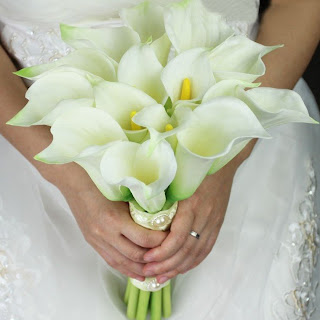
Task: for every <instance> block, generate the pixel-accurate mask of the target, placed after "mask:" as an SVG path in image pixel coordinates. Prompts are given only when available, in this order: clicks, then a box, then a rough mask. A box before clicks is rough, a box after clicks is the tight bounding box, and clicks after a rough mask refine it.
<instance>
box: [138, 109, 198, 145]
mask: <svg viewBox="0 0 320 320" xmlns="http://www.w3.org/2000/svg"><path fill="white" fill-rule="evenodd" d="M191 113H192V111H191V109H189V108H186V107H177V108H176V109H175V111H174V113H173V115H172V116H171V117H170V116H169V115H168V114H167V112H166V110H165V108H164V106H163V105H160V104H156V105H153V106H150V107H147V108H144V109H142V110H141V111H140V112H139V113H137V114H136V115H135V116H134V117H133V119H132V120H133V121H134V122H135V123H137V124H139V125H140V126H143V127H146V128H147V129H148V130H149V132H150V144H149V147H150V151H153V149H154V148H155V146H156V145H157V144H158V143H159V142H160V141H161V140H164V139H167V141H168V142H169V143H170V144H171V147H172V149H173V150H175V148H176V144H177V140H176V138H175V137H174V136H175V135H176V134H177V133H178V132H179V131H181V130H182V129H183V128H184V127H185V126H186V125H187V124H188V121H189V119H190V117H191Z"/></svg>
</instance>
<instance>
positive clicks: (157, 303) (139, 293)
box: [124, 278, 171, 320]
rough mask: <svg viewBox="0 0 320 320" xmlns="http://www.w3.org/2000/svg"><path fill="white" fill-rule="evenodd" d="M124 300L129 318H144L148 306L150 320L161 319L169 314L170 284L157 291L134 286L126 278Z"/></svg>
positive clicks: (145, 317) (143, 319) (138, 319)
mask: <svg viewBox="0 0 320 320" xmlns="http://www.w3.org/2000/svg"><path fill="white" fill-rule="evenodd" d="M124 302H125V303H126V304H127V317H128V318H129V319H136V320H146V319H147V315H148V308H149V306H150V309H151V310H150V315H151V318H150V319H151V320H161V318H162V316H163V317H164V318H169V317H170V316H171V284H170V283H169V284H168V285H167V286H165V287H164V288H162V289H161V290H159V291H155V292H150V291H144V290H140V289H138V288H137V287H135V286H134V285H133V284H132V283H131V281H130V278H129V279H128V283H127V288H126V292H125V295H124Z"/></svg>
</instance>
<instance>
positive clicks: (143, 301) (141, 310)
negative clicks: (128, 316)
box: [136, 290, 151, 320]
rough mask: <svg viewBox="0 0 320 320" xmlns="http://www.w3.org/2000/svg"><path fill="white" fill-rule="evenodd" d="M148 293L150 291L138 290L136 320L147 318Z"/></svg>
mask: <svg viewBox="0 0 320 320" xmlns="http://www.w3.org/2000/svg"><path fill="white" fill-rule="evenodd" d="M150 293H151V292H150V291H144V290H140V293H139V301H138V310H137V317H136V319H137V320H145V319H146V318H147V313H148V306H149V299H150Z"/></svg>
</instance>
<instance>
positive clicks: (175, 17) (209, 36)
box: [165, 0, 234, 53]
mask: <svg viewBox="0 0 320 320" xmlns="http://www.w3.org/2000/svg"><path fill="white" fill-rule="evenodd" d="M165 28H166V32H167V34H168V36H169V39H170V40H171V42H172V44H173V46H174V48H175V49H176V51H177V53H181V52H183V51H186V50H189V49H192V48H197V47H201V48H214V47H216V46H218V45H219V44H220V43H222V42H223V41H225V40H226V39H227V38H229V37H230V36H232V35H233V34H234V31H233V29H232V28H231V27H230V26H229V25H228V24H227V23H226V22H225V21H224V19H223V17H222V16H221V15H219V14H217V13H213V12H210V11H209V10H207V9H206V8H205V7H204V6H203V4H202V1H201V0H183V1H181V2H178V3H173V4H171V5H170V6H169V7H168V9H166V11H165Z"/></svg>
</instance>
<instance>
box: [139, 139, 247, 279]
mask: <svg viewBox="0 0 320 320" xmlns="http://www.w3.org/2000/svg"><path fill="white" fill-rule="evenodd" d="M252 147H253V144H252V145H249V147H248V149H247V150H244V151H243V152H242V154H241V157H243V158H240V157H236V158H235V159H234V160H233V161H231V162H230V163H229V164H228V165H226V166H225V167H224V168H222V169H221V170H220V171H218V172H217V173H215V174H214V175H211V176H207V177H206V178H205V180H204V181H203V182H202V184H201V185H200V186H199V188H198V189H197V191H196V192H195V193H194V195H193V196H191V197H190V198H188V199H186V200H183V201H180V202H179V206H178V211H177V214H176V216H175V218H174V220H173V222H172V225H171V229H170V233H169V235H168V236H167V238H166V239H165V240H164V241H163V243H162V244H161V246H159V247H157V248H154V249H151V250H149V251H148V253H146V254H145V256H144V259H145V260H146V261H149V263H148V264H147V265H146V266H145V267H144V275H145V276H147V277H150V276H156V277H157V280H158V282H159V283H163V282H165V281H167V280H168V279H171V278H174V277H175V276H177V275H178V274H180V273H181V274H182V273H185V272H187V271H189V270H190V269H193V268H194V267H196V266H197V265H199V264H200V263H201V262H202V261H203V260H204V259H205V257H206V256H207V255H208V254H209V253H210V251H211V249H212V247H213V245H214V244H215V242H216V239H217V237H218V234H219V231H220V228H221V226H222V223H223V220H224V216H225V212H226V209H227V205H228V200H229V196H230V192H231V186H232V181H233V177H234V174H235V172H236V169H237V168H238V166H239V165H240V163H242V161H243V160H244V159H245V158H246V157H247V156H248V155H249V154H250V152H251V149H252ZM192 230H193V231H195V232H197V233H198V234H200V238H199V239H196V238H195V237H193V236H191V235H190V231H192Z"/></svg>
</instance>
